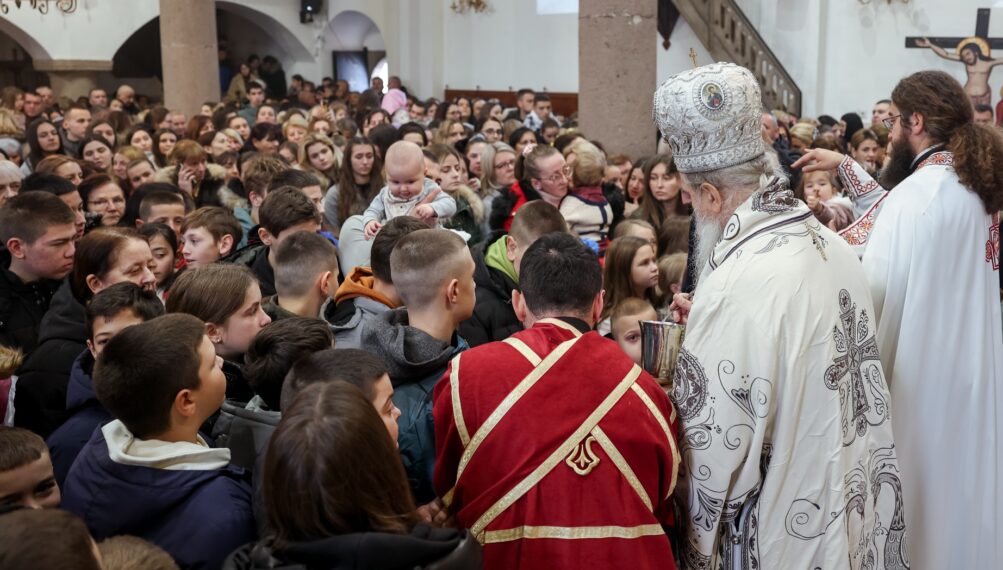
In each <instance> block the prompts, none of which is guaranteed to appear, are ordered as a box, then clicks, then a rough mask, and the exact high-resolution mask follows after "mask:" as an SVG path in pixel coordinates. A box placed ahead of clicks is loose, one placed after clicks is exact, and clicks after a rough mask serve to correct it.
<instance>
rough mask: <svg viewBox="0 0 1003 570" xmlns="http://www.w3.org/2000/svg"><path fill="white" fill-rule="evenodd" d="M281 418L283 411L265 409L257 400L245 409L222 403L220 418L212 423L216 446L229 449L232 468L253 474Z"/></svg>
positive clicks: (230, 403) (231, 403) (235, 404)
mask: <svg viewBox="0 0 1003 570" xmlns="http://www.w3.org/2000/svg"><path fill="white" fill-rule="evenodd" d="M280 419H282V414H281V413H280V412H277V411H275V412H273V411H271V410H267V409H264V408H263V404H261V403H260V402H259V399H258V398H254V399H253V400H251V402H250V403H248V404H247V405H246V406H245V405H242V404H240V403H239V402H233V401H229V400H228V401H226V402H223V408H222V409H221V410H220V414H219V417H218V418H217V419H216V423H215V424H213V428H212V429H213V431H212V438H213V440H214V441H215V443H214V445H215V447H225V448H227V449H229V450H230V462H231V463H232V464H233V465H235V466H237V467H242V468H244V469H247V470H248V471H251V470H253V469H254V467H255V462H256V461H257V459H258V457H259V456H261V455H262V454H263V453H264V451H265V447H266V446H267V445H268V440H269V439H270V438H271V437H272V432H274V431H275V428H276V427H277V426H278V425H279V420H280Z"/></svg>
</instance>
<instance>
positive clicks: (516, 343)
mask: <svg viewBox="0 0 1003 570" xmlns="http://www.w3.org/2000/svg"><path fill="white" fill-rule="evenodd" d="M502 342H504V343H505V344H507V345H509V346H511V347H512V348H514V349H516V350H518V351H519V354H521V355H523V356H524V357H525V358H526V360H528V361H529V363H530V364H532V365H533V366H539V365H540V361H541V360H540V356H539V355H538V354H536V353H535V352H533V349H532V348H530V347H529V346H528V345H527V344H526V343H524V342H522V341H521V340H519V339H517V338H514V337H511V336H510V337H508V338H507V339H505V340H503V341H502Z"/></svg>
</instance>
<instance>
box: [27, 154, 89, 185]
mask: <svg viewBox="0 0 1003 570" xmlns="http://www.w3.org/2000/svg"><path fill="white" fill-rule="evenodd" d="M35 172H36V173H38V174H54V175H56V176H58V177H60V178H62V179H64V180H69V181H70V182H72V183H73V185H74V186H80V183H81V182H83V180H84V170H83V168H81V167H80V163H79V162H77V161H76V160H75V159H72V158H70V157H68V156H66V155H64V154H54V155H52V156H47V157H45V158H43V159H42V161H41V162H39V163H38V166H36V167H35Z"/></svg>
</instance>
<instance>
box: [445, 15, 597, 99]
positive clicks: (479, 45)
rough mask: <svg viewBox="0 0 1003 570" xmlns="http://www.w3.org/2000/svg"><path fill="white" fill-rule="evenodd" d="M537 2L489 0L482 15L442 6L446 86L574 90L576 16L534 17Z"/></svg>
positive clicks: (576, 58)
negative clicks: (443, 8)
mask: <svg viewBox="0 0 1003 570" xmlns="http://www.w3.org/2000/svg"><path fill="white" fill-rule="evenodd" d="M426 1H429V0H426ZM438 2H439V3H440V4H442V5H443V6H448V4H449V3H450V2H449V0H438ZM536 2H537V0H494V1H492V2H491V7H492V10H491V11H489V12H485V13H483V14H474V13H467V14H456V13H454V12H453V11H452V10H450V9H449V8H448V7H447V8H446V9H445V10H444V12H445V27H444V29H443V37H444V42H445V43H444V54H443V55H444V60H445V75H444V81H445V83H446V84H447V85H448V86H449V87H451V88H456V89H475V88H477V87H480V88H481V89H485V90H496V89H502V90H509V89H513V90H514V89H519V88H520V87H531V88H533V89H538V90H544V89H545V90H547V91H556V92H576V91H578V14H560V15H544V16H539V15H537V12H536Z"/></svg>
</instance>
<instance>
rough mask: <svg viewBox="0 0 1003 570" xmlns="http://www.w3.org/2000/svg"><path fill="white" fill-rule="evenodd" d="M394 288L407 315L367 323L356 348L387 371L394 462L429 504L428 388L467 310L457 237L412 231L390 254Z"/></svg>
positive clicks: (456, 346) (465, 258)
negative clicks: (396, 431)
mask: <svg viewBox="0 0 1003 570" xmlns="http://www.w3.org/2000/svg"><path fill="white" fill-rule="evenodd" d="M390 266H391V271H392V272H393V277H394V286H395V287H396V289H397V292H398V294H399V295H400V298H401V300H403V301H404V305H405V306H406V307H407V308H402V309H395V310H392V311H387V312H386V313H383V314H382V315H380V316H379V317H377V318H374V319H371V320H370V321H369V322H368V323H367V324H366V327H365V328H364V329H363V331H362V348H363V349H364V350H369V351H371V352H372V353H373V354H375V355H377V356H379V357H380V358H381V359H382V360H383V362H385V363H386V364H387V369H388V371H389V373H390V379H391V381H392V382H393V384H394V388H395V390H396V393H395V394H394V403H395V404H396V405H397V407H398V408H400V409H401V410H402V411H403V415H402V416H401V418H400V421H399V425H400V436H399V438H398V442H399V444H400V453H401V458H402V459H403V461H404V467H405V469H406V470H407V473H408V479H409V480H410V482H411V489H412V491H413V492H414V495H415V498H416V499H417V501H418V502H419V503H421V504H424V503H427V502H429V501H431V500H432V499H434V498H435V492H434V491H433V490H432V468H433V466H434V465H435V436H434V433H433V431H432V400H431V394H432V388H433V387H434V386H435V384H436V383H437V382H438V381H439V379H440V378H442V374H443V373H444V372H445V370H446V366H447V365H448V364H449V361H450V360H451V359H452V358H453V357H454V356H456V354H458V353H459V352H461V351H463V350H465V349H466V348H467V343H466V342H465V341H464V340H463V339H462V338H460V337H459V336H458V335H457V334H456V327H457V326H458V325H459V324H460V323H461V322H463V321H464V320H466V319H467V318H469V317H470V315H471V313H472V312H473V310H474V298H475V293H474V288H475V285H474V268H475V266H474V260H473V258H471V256H470V250H469V249H468V248H467V244H466V242H464V241H463V238H461V237H460V236H458V235H457V234H455V233H453V232H451V231H449V230H419V231H416V232H412V233H410V234H408V235H407V236H405V237H403V238H401V240H400V241H399V242H397V245H396V246H395V247H394V250H393V253H391V254H390Z"/></svg>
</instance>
